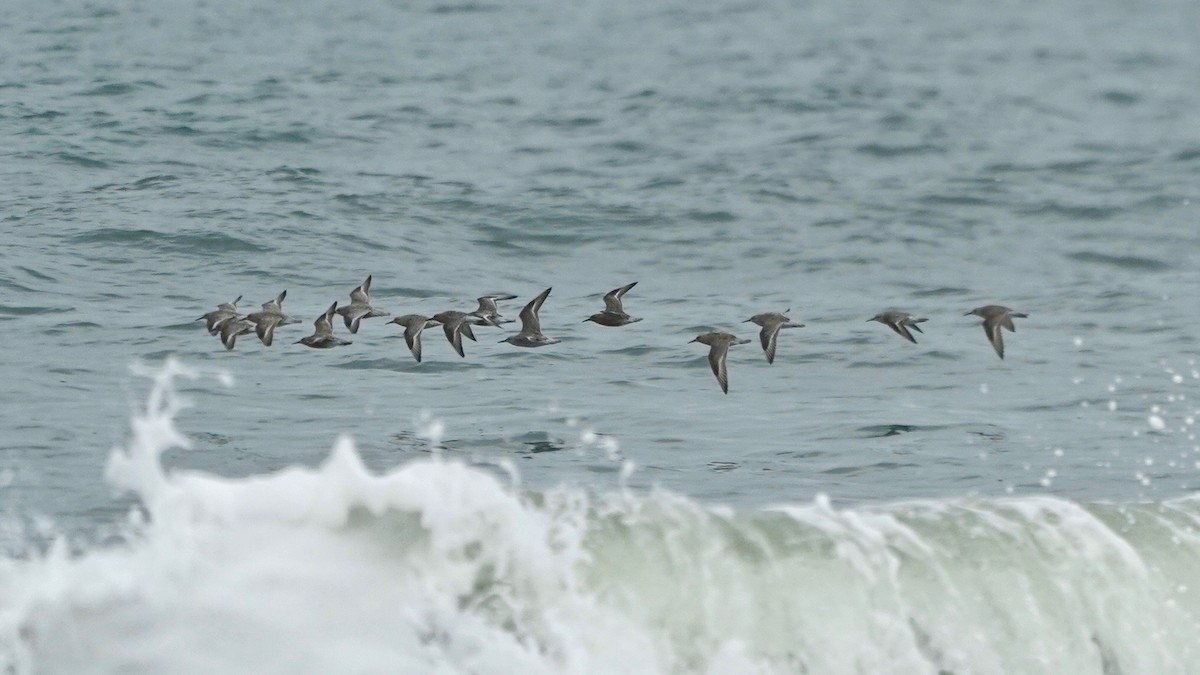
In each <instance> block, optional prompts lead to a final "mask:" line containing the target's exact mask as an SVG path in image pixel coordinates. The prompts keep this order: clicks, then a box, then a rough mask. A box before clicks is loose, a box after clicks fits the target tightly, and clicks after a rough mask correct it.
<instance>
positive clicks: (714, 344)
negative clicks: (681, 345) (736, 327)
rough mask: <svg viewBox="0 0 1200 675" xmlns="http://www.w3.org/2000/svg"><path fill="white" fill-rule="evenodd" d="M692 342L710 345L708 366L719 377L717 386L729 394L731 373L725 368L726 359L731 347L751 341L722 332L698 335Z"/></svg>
mask: <svg viewBox="0 0 1200 675" xmlns="http://www.w3.org/2000/svg"><path fill="white" fill-rule="evenodd" d="M691 342H699V343H700V344H702V345H708V365H709V366H711V367H712V371H713V375H716V376H717V384H720V385H721V391H723V392H725V393H726V394H728V393H729V371H728V370H727V369H726V367H725V359H726V357H727V356H728V355H729V346H730V345H744V344H746V343H747V342H749V340H743V339H740V338H738V337H737V336H736V335H731V334H729V333H723V332H721V331H712V332H711V333H701V334H700V335H697V336H696V338H695V339H694V340H691Z"/></svg>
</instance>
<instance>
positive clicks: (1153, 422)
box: [1146, 406, 1167, 431]
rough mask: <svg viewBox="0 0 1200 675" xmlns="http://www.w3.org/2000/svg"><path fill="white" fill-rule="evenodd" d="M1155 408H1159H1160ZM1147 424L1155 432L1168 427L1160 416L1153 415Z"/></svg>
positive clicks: (1147, 420) (1148, 418)
mask: <svg viewBox="0 0 1200 675" xmlns="http://www.w3.org/2000/svg"><path fill="white" fill-rule="evenodd" d="M1155 407H1156V408H1157V407H1158V406H1155ZM1146 422H1147V423H1148V424H1149V425H1150V428H1151V429H1154V430H1155V431H1162V430H1163V429H1165V428H1166V426H1167V423H1166V422H1164V421H1163V418H1161V417H1159V416H1158V415H1151V416H1150V417H1147V418H1146Z"/></svg>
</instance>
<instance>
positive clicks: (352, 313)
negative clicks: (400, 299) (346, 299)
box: [337, 275, 391, 333]
mask: <svg viewBox="0 0 1200 675" xmlns="http://www.w3.org/2000/svg"><path fill="white" fill-rule="evenodd" d="M337 313H338V314H341V315H342V319H343V320H344V321H345V322H346V328H349V329H350V332H351V333H357V332H358V322H359V321H362V320H363V319H370V318H372V317H376V316H391V314H390V313H388V312H385V311H383V310H380V309H375V308H374V307H372V306H371V276H370V275H368V276H367V278H366V280H365V281H363V282H362V283H361V284H359V285H358V286H356V287H355V288H354V290H352V291H350V304H348V305H343V306H341V307H339V308H338V310H337Z"/></svg>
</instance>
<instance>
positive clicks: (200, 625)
mask: <svg viewBox="0 0 1200 675" xmlns="http://www.w3.org/2000/svg"><path fill="white" fill-rule="evenodd" d="M189 374H190V373H189V372H188V371H187V370H186V369H184V368H182V367H181V366H179V365H178V364H168V365H167V366H166V367H165V368H164V369H163V370H162V371H160V372H158V373H155V374H154V378H155V384H154V387H153V390H152V392H151V394H150V397H149V401H148V404H147V407H146V409H145V410H144V411H140V412H139V413H138V414H137V415H136V416H135V418H134V420H133V430H132V435H131V438H130V440H129V443H128V444H127V445H126V446H125V447H123V448H117V449H115V450H114V451H113V452H112V455H111V457H110V459H109V465H108V472H107V475H108V477H109V480H110V481H111V482H112V484H113V485H114V486H115V487H118V488H119V489H123V490H128V491H131V492H132V493H133V494H135V495H136V496H137V498H138V500H139V506H138V508H137V510H136V511H135V512H134V513H135V514H141V515H135V517H133V518H131V523H132V524H131V526H130V527H131V530H132V532H131V534H130V536H129V538H128V541H127V542H126V543H124V544H121V545H112V546H109V547H105V548H94V549H89V550H85V551H83V552H82V553H78V554H72V553H70V552H69V551H68V550H67V547H66V546H64V545H61V544H60V545H57V546H55V547H53V548H52V549H51V550H49V551H47V552H45V553H44V554H42V555H38V556H35V557H32V558H29V559H23V560H6V561H3V563H2V564H0V671H2V672H13V673H18V674H21V675H25V674H33V673H118V672H153V673H217V672H219V673H385V672H386V673H522V674H523V673H622V674H624V673H712V674H714V675H715V674H725V673H728V674H741V673H764V674H765V673H831V674H839V673H847V674H849V673H883V672H886V673H936V672H954V673H995V674H999V673H1018V672H1019V673H1055V674H1060V673H1097V674H1103V673H1117V672H1120V673H1191V672H1197V666H1198V664H1200V647H1198V646H1197V641H1196V639H1195V636H1196V635H1197V634H1200V623H1198V619H1197V618H1198V616H1200V599H1198V598H1197V597H1196V592H1195V590H1193V589H1200V573H1198V572H1197V570H1196V565H1195V560H1196V559H1197V557H1198V556H1200V535H1198V534H1197V532H1198V531H1200V500H1195V499H1184V500H1177V501H1175V502H1171V503H1167V504H1158V505H1155V504H1144V505H1107V506H1105V505H1092V506H1084V505H1079V504H1075V503H1072V502H1068V501H1064V500H1060V499H1054V498H1049V497H1021V498H1011V499H1002V500H967V499H963V500H939V501H928V502H914V503H902V504H890V505H883V506H877V507H859V508H838V507H837V506H836V505H835V503H834V502H833V501H832V500H831V499H829V498H824V497H823V498H821V499H818V500H816V501H815V502H814V503H811V504H803V505H781V506H779V507H776V508H772V509H767V510H763V511H755V512H738V511H735V510H733V509H728V508H718V507H711V506H705V505H702V504H699V503H697V502H696V501H694V500H692V499H689V498H686V497H682V496H679V495H675V494H672V493H669V492H665V491H654V492H651V493H649V494H644V495H633V494H630V493H629V492H627V491H625V490H622V489H614V490H613V491H612V492H608V493H600V494H598V493H588V492H584V491H582V490H579V489H575V488H571V487H561V488H558V489H554V490H549V491H546V492H542V493H535V492H521V491H519V490H518V489H515V488H513V487H512V486H511V485H510V484H508V483H504V482H501V481H499V480H497V479H496V478H494V477H493V475H492V474H491V473H489V472H488V471H486V470H483V469H479V468H474V467H470V466H467V465H464V464H461V463H457V462H450V461H443V460H441V459H438V458H436V457H434V458H433V459H428V460H422V461H416V462H411V463H408V464H405V465H403V466H400V467H397V468H395V469H393V470H391V471H388V472H385V473H383V474H374V473H372V472H371V471H369V470H368V469H366V468H365V467H364V465H363V464H362V462H361V461H360V459H359V456H358V453H357V452H356V450H355V448H354V443H353V441H352V439H350V438H348V437H342V438H339V439H337V441H336V443H335V444H334V448H333V450H332V451H331V453H330V455H329V457H328V459H326V460H325V461H324V462H323V463H322V464H321V465H320V466H318V467H316V468H300V467H293V468H289V469H286V470H283V471H280V472H277V473H272V474H266V475H259V476H253V477H250V478H244V479H229V478H222V477H219V476H214V475H209V474H204V473H198V472H184V471H166V470H164V468H163V467H162V465H161V463H160V462H159V458H160V456H161V454H162V453H163V452H164V451H165V450H167V449H169V448H172V447H188V446H189V442H188V440H187V439H186V438H184V437H183V436H182V435H181V434H180V433H179V432H178V430H177V429H176V428H175V425H174V418H175V416H176V415H178V414H180V412H181V410H182V407H183V402H182V401H181V400H180V399H179V398H178V397H177V396H176V394H175V393H174V389H173V388H172V386H171V383H172V380H173V379H174V378H176V377H180V376H185V375H189ZM426 422H429V420H426ZM431 435H432V434H431ZM193 451H196V452H207V451H212V450H210V449H208V448H203V447H195V448H193ZM510 471H515V469H511V468H510ZM142 516H144V518H142ZM5 667H7V670H5Z"/></svg>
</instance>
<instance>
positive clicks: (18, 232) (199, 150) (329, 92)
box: [0, 0, 1200, 539]
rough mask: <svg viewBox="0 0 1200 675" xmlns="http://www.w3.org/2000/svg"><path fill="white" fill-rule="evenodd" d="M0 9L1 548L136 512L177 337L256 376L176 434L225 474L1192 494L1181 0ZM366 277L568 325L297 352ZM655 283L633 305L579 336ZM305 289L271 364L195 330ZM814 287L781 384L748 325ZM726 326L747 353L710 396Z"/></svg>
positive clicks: (412, 305)
mask: <svg viewBox="0 0 1200 675" xmlns="http://www.w3.org/2000/svg"><path fill="white" fill-rule="evenodd" d="M0 31H2V34H3V36H4V37H3V40H0V137H2V138H3V139H4V144H3V148H2V149H0V153H2V157H3V161H0V177H2V181H3V186H4V190H3V193H2V195H0V218H2V220H3V230H2V231H3V243H2V244H0V260H2V261H3V264H2V265H0V326H2V327H3V331H4V336H5V342H6V345H5V349H4V350H3V352H2V353H0V381H3V382H4V386H3V387H2V388H0V428H2V429H3V430H4V434H3V436H2V438H0V479H2V480H0V483H2V484H3V487H2V488H0V508H2V509H3V511H4V513H5V514H6V516H7V517H6V522H8V523H9V525H8V526H7V527H6V531H9V532H10V534H9V535H8V536H10V537H11V536H17V538H18V539H20V538H23V537H25V536H27V535H26V534H19V535H12V534H11V530H12V528H13V527H14V526H13V525H12V523H18V525H17V526H15V527H16V529H17V530H21V529H22V527H23V526H21V525H19V523H26V522H29V523H35V524H36V523H42V524H43V525H45V524H46V523H49V525H45V526H46V527H48V528H49V529H51V530H65V531H68V532H79V533H86V532H89V531H91V530H93V529H94V528H96V527H99V526H101V525H103V524H105V523H109V522H112V521H113V520H114V519H119V518H120V514H122V513H124V512H125V511H126V510H127V508H128V503H126V502H123V501H121V500H120V499H114V497H113V495H112V494H111V488H110V487H109V485H108V484H107V483H106V482H105V481H104V478H103V467H104V462H105V458H106V456H107V454H108V452H109V449H110V448H111V447H112V446H113V445H115V444H118V443H120V442H122V441H123V439H125V438H126V437H127V436H128V435H129V428H128V425H129V417H130V411H131V409H132V408H133V406H135V405H138V402H140V401H141V400H142V398H143V396H144V393H145V389H146V385H145V384H144V382H143V381H142V380H141V378H138V377H136V376H134V375H132V374H131V371H130V365H131V364H132V363H138V362H144V363H147V364H152V365H153V364H158V363H161V362H162V361H163V360H164V359H166V358H168V357H172V356H174V357H178V358H179V359H181V360H182V361H184V362H185V363H186V364H188V365H190V366H192V367H195V368H198V369H201V370H202V371H204V372H206V373H218V372H227V373H230V374H232V376H233V380H234V384H233V386H231V387H226V386H223V385H222V384H221V383H220V382H219V381H218V379H216V378H202V379H199V380H196V381H194V382H191V383H189V397H190V398H191V400H192V402H193V407H192V408H191V409H189V410H188V411H186V412H185V413H183V414H182V415H181V416H180V418H179V420H178V424H179V425H180V427H181V429H182V430H183V431H184V432H186V433H187V434H188V435H189V436H190V437H191V438H192V439H193V442H194V446H195V447H194V448H193V449H192V450H190V451H185V452H177V453H172V454H170V455H168V456H167V458H166V461H167V463H168V465H169V466H172V467H179V468H193V469H203V470H205V471H210V472H214V473H217V474H220V475H222V476H231V477H232V476H249V475H257V474H263V473H266V472H271V471H274V470H277V469H281V468H283V467H286V466H290V465H295V464H313V463H316V462H318V461H320V460H321V459H322V458H323V457H325V456H326V454H327V453H328V451H329V448H330V447H331V445H333V443H334V441H335V439H336V438H337V437H338V436H339V435H341V434H350V435H352V436H353V437H354V439H355V441H356V443H357V444H358V447H359V448H360V450H361V452H362V453H363V455H364V457H365V458H366V460H367V461H368V463H369V464H371V466H373V467H375V468H377V469H383V468H387V467H393V466H397V465H399V464H402V463H404V462H407V461H409V460H411V459H413V458H416V457H425V456H428V454H429V453H430V452H434V451H437V452H440V453H441V454H442V455H443V456H447V457H452V458H461V459H463V460H465V461H468V462H474V463H479V464H481V465H484V466H493V465H494V466H495V467H496V468H495V470H496V471H497V472H500V473H502V474H503V473H505V472H507V471H510V470H511V468H512V467H515V469H516V470H517V472H518V473H519V475H520V480H521V484H522V485H523V486H526V487H531V488H534V489H537V488H542V487H547V486H552V485H557V484H561V483H566V484H571V485H582V486H586V487H594V488H596V489H600V490H608V489H612V488H615V487H617V486H618V485H619V484H626V485H628V486H629V487H631V488H634V489H636V490H645V489H648V488H651V487H652V486H655V485H658V486H663V487H666V488H669V489H670V490H672V491H675V492H678V493H682V494H685V495H688V496H689V497H692V498H694V499H696V500H699V501H701V502H704V503H711V504H733V505H737V506H754V507H757V506H764V505H769V504H776V503H795V502H802V501H806V500H811V499H813V497H814V496H815V495H818V494H822V493H823V494H826V495H829V496H830V497H831V498H832V500H833V501H834V503H835V504H836V503H842V504H853V503H859V502H878V501H894V500H904V499H911V498H940V497H955V496H961V495H972V494H977V495H985V496H986V495H1005V494H1016V495H1025V494H1038V495H1041V494H1048V495H1055V496H1061V497H1066V498H1069V499H1071V500H1081V501H1141V500H1153V501H1158V500H1163V499H1167V498H1171V497H1177V496H1181V495H1187V494H1191V493H1193V492H1195V490H1196V488H1197V487H1198V486H1200V444H1198V442H1197V440H1196V425H1195V418H1196V416H1197V415H1198V414H1200V409H1198V404H1197V401H1200V387H1198V384H1200V379H1198V378H1200V373H1198V370H1200V364H1197V358H1198V352H1200V340H1198V338H1197V332H1198V329H1200V322H1197V319H1196V316H1197V310H1200V208H1198V204H1197V202H1198V200H1200V194H1198V193H1200V118H1198V117H1197V112H1196V111H1197V110H1200V41H1197V39H1196V36H1197V35H1200V5H1197V4H1196V3H1194V2H1191V1H1190V0H1151V1H1150V2H1139V3H1127V2H1120V1H1118V0H1102V1H1100V2H1083V1H1082V0H1058V1H1051V2H1026V1H1015V0H1000V1H998V2H988V3H979V2H967V3H945V2H934V1H931V0H901V1H899V2H884V1H882V0H862V1H852V2H832V1H829V0H814V1H812V2H783V1H772V0H749V1H741V0H739V1H724V0H713V1H710V2H699V3H696V2H684V1H682V0H665V1H663V2H654V3H642V2H627V1H622V0H618V1H615V2H614V1H610V0H581V1H579V2H573V3H553V2H544V1H540V0H518V1H515V2H501V3H487V2H470V1H468V2H454V1H449V2H421V1H415V2H400V1H395V2H384V1H370V0H368V1H364V2H349V3H346V2H341V3H335V2H318V1H315V0H299V1H298V2H288V3H265V2H260V3H238V2H226V1H223V0H218V1H215V2H206V3H192V2H161V3H150V2H137V1H132V0H130V1H115V2H70V1H67V2H55V3H44V2H30V1H24V0H22V1H18V2H15V3H12V4H11V5H10V6H9V8H8V11H6V12H5V15H4V17H3V18H0ZM368 274H372V275H374V286H373V288H372V293H373V296H374V300H375V304H376V305H377V306H379V307H380V308H382V309H384V310H387V311H390V312H391V313H392V314H402V313H410V312H418V313H424V314H432V313H434V312H437V311H440V310H445V309H463V310H469V309H472V308H473V307H474V298H475V297H476V296H478V295H482V294H484V293H490V292H510V293H515V294H517V295H519V296H520V298H519V299H518V300H514V301H508V302H506V303H502V307H501V311H502V312H503V313H504V314H505V315H507V316H509V317H514V318H515V317H516V315H517V312H518V311H519V309H520V307H521V305H522V304H523V303H524V302H526V301H528V299H529V298H532V297H533V296H535V295H536V294H537V293H538V292H540V291H541V290H543V289H544V288H546V287H549V286H552V287H553V291H552V293H551V295H550V297H549V299H548V300H547V302H546V304H545V307H544V308H543V310H542V324H543V329H544V331H545V332H546V334H547V335H550V336H552V337H557V338H561V339H562V342H561V343H560V344H556V345H552V346H548V347H544V348H541V349H536V350H522V349H518V348H515V347H512V346H510V345H507V344H499V341H500V340H501V339H502V338H503V337H504V336H506V335H508V334H509V333H510V332H511V331H515V327H514V326H513V325H512V324H510V325H508V326H506V327H505V328H504V329H501V330H497V329H492V328H478V329H477V330H476V335H477V337H478V338H479V341H478V342H477V343H476V342H469V341H468V342H467V343H466V354H467V355H466V358H465V359H461V358H459V357H458V356H457V355H456V354H454V353H453V351H452V350H451V348H450V345H449V344H447V343H446V341H445V340H444V338H443V337H442V335H441V332H440V330H439V329H437V328H434V329H430V330H428V331H427V332H426V334H425V336H424V337H425V348H424V356H425V359H424V362H423V363H420V364H418V363H416V362H415V361H414V360H413V359H412V357H411V356H410V354H409V353H408V350H407V349H406V348H405V344H404V341H403V339H402V337H401V336H400V331H399V330H398V329H397V328H396V326H393V325H386V324H385V323H384V321H386V319H368V320H366V321H364V322H363V325H362V328H361V330H360V331H359V332H358V334H357V335H354V336H349V335H348V334H347V332H346V331H345V329H344V327H343V326H342V325H341V324H340V323H339V324H338V325H337V326H336V331H337V333H338V334H339V335H341V336H342V337H347V338H349V339H352V340H353V345H351V346H348V347H345V348H339V349H335V350H328V351H316V350H309V349H306V348H305V347H303V346H301V345H297V344H294V343H295V342H296V341H297V340H299V339H300V338H301V337H303V336H305V335H308V334H309V332H311V322H312V320H313V319H314V318H315V317H316V316H317V315H318V314H319V313H320V312H322V311H323V310H324V308H325V307H327V306H328V305H329V303H331V302H332V301H334V300H340V301H341V302H346V301H348V294H349V292H350V290H351V289H352V288H353V287H354V286H355V285H357V284H358V283H359V282H361V281H362V279H363V278H364V277H366V276H367V275H368ZM630 281H638V282H639V283H638V285H637V286H636V287H635V288H634V289H633V290H632V291H631V292H630V293H629V294H628V295H627V296H626V299H625V302H626V310H627V311H629V312H630V313H631V314H633V315H635V316H640V317H643V319H644V320H643V321H641V322H640V323H636V324H632V325H629V326H625V327H620V328H608V327H602V326H597V325H595V324H592V323H584V322H583V319H585V318H586V317H587V316H588V315H589V314H591V313H593V312H596V311H598V310H599V309H600V308H601V307H602V304H601V300H600V298H601V296H602V295H603V294H604V293H605V292H606V291H608V290H610V289H612V288H615V287H617V286H620V285H622V284H625V283H628V282H630ZM284 289H286V290H287V291H288V296H287V300H286V302H285V305H284V307H285V309H286V311H287V312H288V313H290V314H294V315H296V316H298V317H302V318H303V320H304V322H303V324H300V325H295V326H286V327H281V328H280V329H278V331H277V333H276V343H275V345H274V346H272V347H270V348H265V347H263V346H262V345H260V344H258V342H257V340H255V339H254V336H253V335H247V336H243V337H242V338H241V339H240V340H239V342H238V344H237V348H236V349H235V350H233V351H226V350H225V349H223V348H222V346H221V344H220V342H219V341H218V340H216V339H215V338H213V337H210V336H209V335H207V334H206V333H205V331H204V329H203V327H202V324H201V323H199V322H196V321H194V320H195V319H196V317H198V316H200V315H201V314H203V313H204V312H207V311H209V310H211V309H214V308H215V306H216V304H217V303H219V302H225V301H228V300H231V299H233V298H234V297H236V296H238V295H242V296H244V299H243V301H242V303H241V305H240V307H241V308H242V309H243V310H246V311H251V310H253V309H255V308H256V307H257V305H258V304H259V303H262V302H265V301H266V300H268V299H270V298H272V297H274V296H275V295H276V294H277V293H279V292H280V291H282V290H284ZM993 303H994V304H1002V305H1006V306H1009V307H1012V308H1014V309H1015V310H1017V311H1021V312H1025V313H1028V314H1029V317H1028V318H1026V319H1019V320H1018V321H1017V324H1016V325H1017V331H1016V332H1015V333H1007V334H1006V335H1005V338H1006V345H1007V352H1006V358H1005V359H1004V360H1000V359H999V358H997V356H996V354H995V353H994V352H993V351H992V348H991V346H990V345H989V344H988V343H987V341H986V339H985V336H984V334H983V331H982V330H981V329H980V327H979V320H978V319H977V318H976V317H966V316H963V315H964V313H966V312H968V311H970V310H971V309H972V308H974V307H977V306H980V305H985V304H993ZM889 307H895V308H899V309H903V310H906V311H910V312H913V313H915V314H918V315H920V316H923V317H928V318H929V321H928V322H927V323H924V324H922V327H923V328H924V330H925V332H924V334H919V335H917V338H918V340H919V344H916V345H914V344H910V343H908V342H907V341H904V340H903V339H901V338H900V337H899V336H897V335H895V334H894V333H892V332H891V331H890V330H888V329H887V328H886V327H885V326H881V325H879V324H877V323H868V322H867V319H869V318H870V317H871V316H873V315H874V314H875V313H877V312H879V311H881V310H883V309H885V308H889ZM788 308H790V309H791V314H790V315H791V316H792V317H794V318H795V319H796V320H798V321H800V322H803V323H805V324H806V327H804V328H795V329H788V330H785V331H784V332H783V333H782V334H781V336H780V339H779V352H778V356H777V358H776V360H775V363H774V364H772V365H768V364H767V362H766V360H765V358H764V357H763V354H762V351H761V349H759V346H758V344H757V337H756V335H755V330H756V327H755V326H754V325H753V324H747V323H741V322H742V321H744V320H745V319H747V318H749V317H750V316H751V315H752V314H756V313H759V312H765V311H782V310H785V309H788ZM710 329H720V330H730V331H733V332H735V333H736V334H737V335H739V336H741V337H747V338H753V339H754V341H753V342H751V343H750V344H747V345H743V346H738V347H735V348H734V349H733V350H732V351H731V352H730V355H729V372H730V391H729V394H728V395H723V394H722V393H721V391H720V389H719V388H718V386H717V383H716V381H715V379H714V377H713V375H712V373H711V372H710V371H709V367H708V363H707V361H706V353H707V351H706V348H704V347H703V346H701V345H698V344H689V343H688V341H689V340H691V339H692V338H693V337H695V336H696V335H697V334H698V333H700V332H703V331H706V330H710ZM431 437H432V438H433V439H434V440H435V441H436V444H435V447H434V448H431V443H430V440H429V439H430V438H431ZM506 467H507V468H506Z"/></svg>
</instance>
